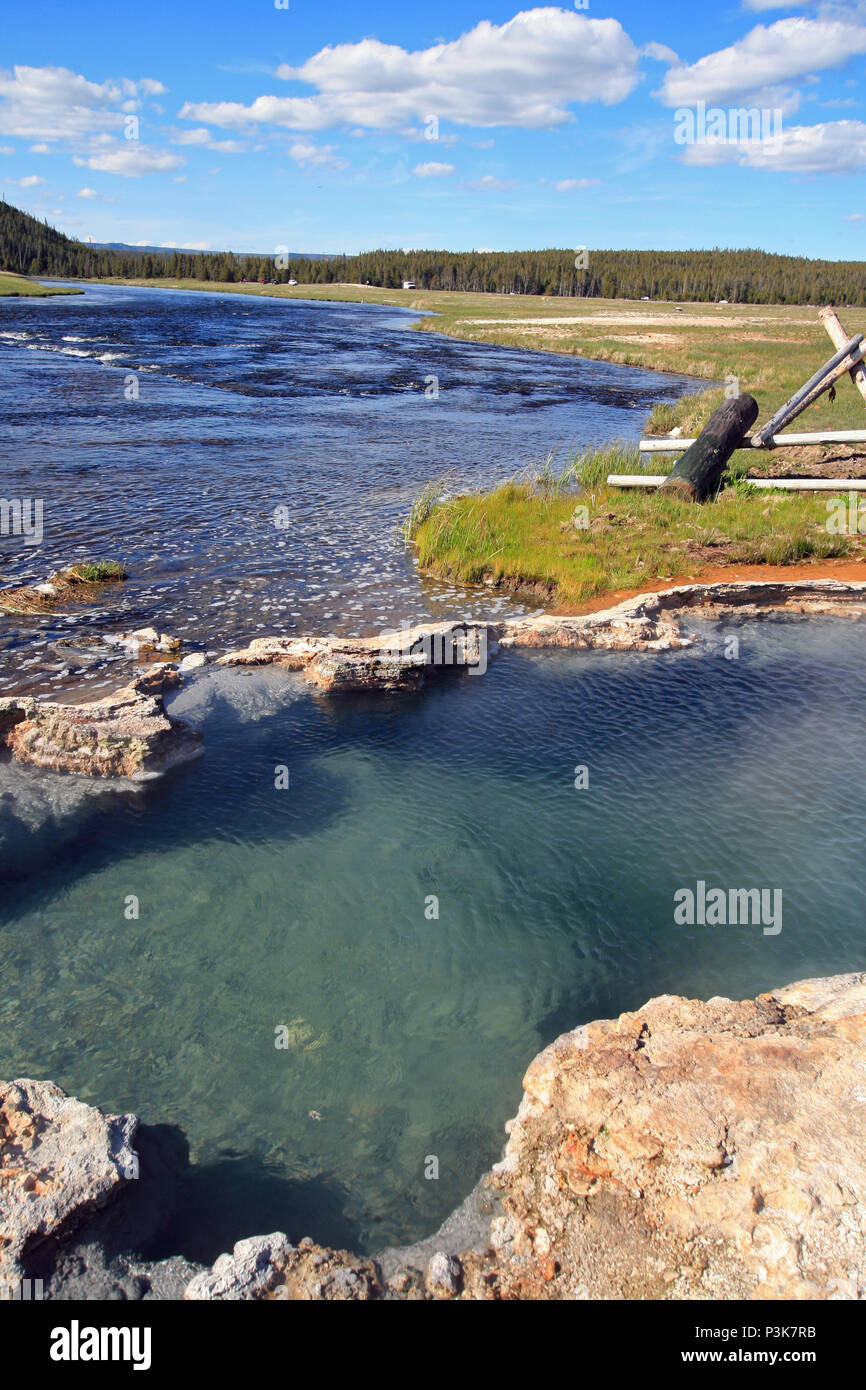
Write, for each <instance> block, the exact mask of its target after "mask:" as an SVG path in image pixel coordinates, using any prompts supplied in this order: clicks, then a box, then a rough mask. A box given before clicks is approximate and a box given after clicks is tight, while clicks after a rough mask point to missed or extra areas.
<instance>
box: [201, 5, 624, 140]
mask: <svg viewBox="0 0 866 1390" xmlns="http://www.w3.org/2000/svg"><path fill="white" fill-rule="evenodd" d="M639 56H640V55H639V50H638V49H637V47H636V46H635V44H634V43H632V40H631V39H630V38H629V36H628V34H627V33H626V32H625V30H624V29H623V28H622V25H621V24H620V23H619V21H618V20H616V19H590V18H587V17H586V16H585V15H582V14H575V13H574V12H573V11H568V10H563V9H554V8H552V7H550V6H543V7H540V8H538V9H534V10H524V11H522V12H521V13H520V14H517V15H515V16H514V17H513V19H510V20H508V21H507V22H506V23H505V24H500V25H497V24H492V23H491V22H490V21H489V20H482V21H481V23H479V24H477V25H476V26H475V28H474V29H470V30H469V31H468V32H467V33H465V34H462V35H461V36H460V38H458V39H454V40H452V41H451V42H448V43H437V44H434V45H432V46H431V47H430V48H424V49H418V50H416V51H414V52H408V51H407V50H406V49H404V48H400V47H399V46H398V45H396V44H386V43H382V42H380V41H379V40H378V39H362V40H361V41H360V42H359V43H345V44H337V45H335V46H328V47H327V48H323V49H322V50H321V51H320V52H319V53H316V54H314V55H313V56H312V57H311V58H309V59H308V60H307V61H306V62H305V63H303V64H301V65H300V66H299V67H290V66H288V65H283V66H282V67H280V68H278V69H277V76H278V77H281V78H284V79H286V80H287V81H294V82H302V83H305V84H306V85H308V86H310V87H313V88H314V89H315V95H313V96H274V95H266V96H260V97H257V98H256V99H255V101H253V102H252V103H251V104H250V105H249V106H245V105H243V104H242V103H240V102H232V101H222V102H198V103H196V102H187V103H186V105H185V106H183V107H182V108H181V111H180V115H181V117H182V118H184V119H186V120H191V121H206V122H208V123H209V124H210V125H217V126H221V127H224V128H225V127H228V128H232V129H241V128H243V127H245V126H249V125H252V124H258V123H261V124H264V125H276V126H284V127H287V128H289V129H295V130H308V131H312V130H325V129H328V128H332V127H334V126H342V125H350V126H361V127H363V128H365V129H374V130H387V129H395V128H399V127H401V126H405V125H407V124H409V123H411V122H412V121H416V120H419V121H421V122H424V121H425V120H427V119H429V117H430V116H433V115H435V116H437V117H438V118H439V119H440V120H443V121H451V122H453V123H456V124H459V125H470V126H471V125H474V126H498V125H500V126H517V127H524V128H528V129H543V128H545V127H549V126H556V125H561V124H562V123H563V122H565V121H567V120H569V119H571V113H570V111H569V106H570V105H571V104H572V103H575V102H594V101H600V102H604V103H605V104H612V103H614V102H619V101H623V100H624V99H625V98H626V97H627V96H628V95H629V94H630V93H631V92H632V91H633V90H634V88H635V86H636V85H637V82H638V77H639V72H638V59H639Z"/></svg>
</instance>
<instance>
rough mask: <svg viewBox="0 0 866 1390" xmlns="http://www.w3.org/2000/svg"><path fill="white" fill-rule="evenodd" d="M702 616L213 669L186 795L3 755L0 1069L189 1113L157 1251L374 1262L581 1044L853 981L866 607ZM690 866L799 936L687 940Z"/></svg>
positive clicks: (745, 932)
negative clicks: (570, 636) (340, 662)
mask: <svg viewBox="0 0 866 1390" xmlns="http://www.w3.org/2000/svg"><path fill="white" fill-rule="evenodd" d="M696 630H697V631H699V632H700V634H701V636H702V638H703V640H702V641H701V642H700V643H699V644H698V645H697V646H695V647H694V648H691V649H688V650H685V651H682V652H677V653H672V654H669V655H661V656H658V655H638V654H613V653H567V652H549V653H544V652H541V653H538V652H536V653H525V652H524V653H521V652H514V651H512V652H508V653H503V654H502V655H500V656H499V657H498V658H497V659H496V660H494V661H493V662H492V663H491V665H490V668H489V670H488V672H487V674H486V675H484V676H483V677H472V676H468V675H465V674H464V675H462V676H452V677H451V678H449V679H446V680H443V682H442V683H441V684H437V685H435V686H433V687H430V688H428V689H427V690H425V691H424V692H422V693H420V694H414V695H400V696H396V695H395V696H390V695H368V696H358V697H344V698H339V699H335V698H329V697H322V696H317V695H315V694H313V693H311V691H310V689H309V688H308V687H307V686H306V685H305V684H304V683H303V682H302V680H301V679H300V678H299V677H296V676H294V675H287V674H286V673H283V672H279V671H237V672H228V671H222V670H215V669H213V668H211V669H208V670H206V671H205V672H204V673H203V674H202V675H201V676H199V677H197V678H196V679H195V680H194V681H193V682H192V683H190V684H189V685H188V686H187V687H186V688H185V689H184V690H182V691H180V692H179V693H178V694H177V695H176V696H175V697H173V711H174V713H176V714H178V715H182V716H183V717H185V718H188V719H189V720H190V721H191V722H193V723H194V724H196V725H197V726H198V727H200V728H201V729H202V730H203V732H204V738H205V747H206V752H205V756H204V757H203V758H201V759H200V760H198V761H197V762H195V763H193V764H190V765H188V766H186V767H185V768H182V769H179V770H177V771H176V772H174V773H173V774H171V775H170V776H169V777H167V778H166V779H165V780H164V781H161V782H158V783H152V784H148V785H145V786H143V787H142V786H140V787H138V788H137V789H133V788H121V789H108V788H106V787H104V786H100V785H98V784H95V783H93V782H90V781H88V780H87V779H81V778H75V777H58V776H50V775H46V774H43V773H40V772H38V771H36V770H35V769H30V768H22V767H10V766H8V765H7V766H3V767H0V833H2V836H3V838H2V840H0V845H2V905H0V1017H2V1028H0V1076H6V1077H8V1076H15V1075H30V1076H37V1077H50V1078H52V1079H53V1080H55V1081H57V1082H58V1083H59V1084H61V1085H62V1086H64V1087H66V1088H67V1089H69V1090H70V1091H72V1092H73V1093H74V1094H76V1095H78V1096H80V1097H82V1098H83V1099H85V1100H88V1101H92V1102H95V1103H98V1104H100V1105H101V1106H103V1108H105V1109H109V1110H115V1111H116V1110H135V1111H136V1112H137V1113H139V1114H140V1115H141V1117H142V1118H143V1119H144V1120H146V1121H149V1122H152V1123H156V1122H168V1123H171V1124H176V1125H178V1126H180V1127H181V1128H182V1129H183V1130H184V1132H185V1134H186V1136H187V1138H188V1140H189V1144H190V1150H191V1159H192V1166H191V1168H190V1172H189V1176H188V1179H187V1182H186V1186H185V1189H184V1192H183V1194H182V1200H181V1202H180V1203H179V1206H178V1210H177V1213H176V1214H175V1217H174V1220H173V1223H172V1225H171V1228H170V1230H169V1231H168V1232H167V1233H166V1236H165V1240H164V1249H166V1250H168V1249H180V1250H183V1251H185V1252H187V1253H189V1254H192V1255H194V1256H197V1257H199V1258H213V1256H214V1255H215V1254H216V1253H218V1252H219V1251H220V1250H221V1249H225V1248H226V1247H227V1245H229V1244H230V1242H231V1241H232V1240H234V1239H238V1238H240V1237H241V1236H245V1235H250V1234H253V1233H256V1232H263V1231H269V1230H273V1229H285V1230H287V1231H288V1232H289V1233H290V1234H291V1235H292V1236H294V1237H296V1238H299V1237H300V1236H302V1235H306V1234H309V1235H312V1236H314V1237H317V1238H319V1239H321V1240H326V1241H330V1242H335V1243H339V1244H347V1245H352V1246H354V1247H356V1248H359V1249H366V1250H375V1249H377V1248H380V1247H382V1246H383V1245H385V1244H388V1243H391V1242H402V1241H407V1240H411V1239H414V1238H417V1237H420V1236H423V1235H427V1234H429V1233H430V1232H431V1231H432V1230H433V1229H435V1227H436V1225H437V1224H438V1223H439V1221H440V1220H441V1219H442V1218H443V1217H444V1216H445V1215H446V1214H447V1213H448V1212H449V1211H450V1210H451V1209H452V1208H453V1207H454V1206H456V1205H457V1204H458V1203H459V1202H460V1200H461V1199H462V1198H463V1197H464V1196H465V1195H466V1194H467V1192H468V1191H469V1190H470V1188H471V1187H472V1185H473V1183H474V1181H475V1180H476V1178H477V1177H478V1175H479V1174H480V1173H481V1172H482V1171H483V1170H484V1169H485V1168H486V1167H487V1166H489V1164H490V1163H491V1161H494V1160H495V1159H496V1158H497V1157H498V1155H499V1153H500V1150H501V1146H502V1143H503V1138H504V1136H503V1130H502V1126H503V1123H504V1121H505V1120H506V1119H507V1118H508V1117H509V1116H510V1115H512V1114H513V1113H514V1111H515V1108H516V1106H517V1104H518V1102H519V1098H520V1091H521V1078H522V1075H523V1072H524V1070H525V1068H526V1065H527V1064H528V1062H529V1061H530V1060H531V1059H532V1057H533V1056H534V1055H535V1054H536V1053H537V1052H538V1050H539V1048H540V1047H541V1046H542V1045H544V1044H546V1043H547V1042H549V1041H550V1040H551V1039H552V1038H554V1037H555V1036H556V1035H557V1034H558V1033H560V1032H562V1031H563V1030H565V1029H567V1028H570V1027H573V1026H575V1025H576V1024H578V1023H580V1022H582V1021H584V1020H587V1019H591V1018H594V1017H598V1016H610V1015H613V1014H616V1013H618V1012H620V1011H621V1010H624V1009H630V1008H635V1007H637V1006H638V1005H640V1004H641V1003H642V1002H643V1001H644V1000H645V999H647V998H648V997H650V996H651V995H654V994H658V993H663V992H677V993H685V994H692V995H696V996H703V997H707V996H710V995H712V994H714V993H723V994H727V995H733V996H735V997H736V996H746V995H752V994H753V993H754V992H756V991H758V990H761V989H764V988H769V987H772V986H773V985H778V984H782V983H785V982H788V981H790V980H793V979H796V978H798V977H803V976H808V975H813V974H825V973H831V972H835V971H843V970H849V969H855V968H856V969H860V968H862V967H863V960H864V953H863V950H864V924H863V894H862V889H861V884H860V875H861V864H862V847H863V841H864V830H866V790H864V781H863V777H862V769H863V766H864V759H866V732H864V725H863V720H862V718H861V710H862V708H863V699H864V694H866V677H864V658H866V626H863V625H858V624H856V623H854V624H852V623H849V622H846V621H841V620H823V619H822V620H808V621H798V622H794V621H789V622H766V623H753V624H751V625H747V626H745V627H741V628H738V629H737V633H738V636H739V639H740V652H739V659H737V660H728V659H726V657H725V654H724V651H725V648H724V638H725V636H726V635H727V634H726V632H725V631H724V630H723V629H721V628H719V627H716V626H714V625H700V626H698V627H697V628H696ZM279 765H285V766H286V767H287V768H288V770H289V786H288V789H283V790H278V789H277V788H276V787H275V768H277V767H278V766H279ZM577 765H585V766H586V767H587V769H588V776H589V786H588V788H586V789H582V790H578V789H576V788H575V786H574V781H575V775H574V770H575V767H576V766H577ZM698 879H704V880H705V881H706V882H707V883H708V884H711V885H718V886H722V887H725V888H730V887H765V888H771V889H780V890H781V891H782V894H783V905H784V906H783V926H782V930H781V932H780V933H779V934H778V935H775V936H768V935H765V934H764V933H763V931H762V930H761V927H760V926H755V925H744V926H728V927H724V928H711V927H698V926H696V927H683V926H677V925H676V924H675V922H674V917H673V900H674V893H675V892H676V890H677V889H678V888H681V887H688V886H691V887H694V886H695V884H696V881H697V880H698ZM130 895H135V896H136V897H137V898H138V900H139V905H140V915H139V917H138V919H137V920H134V919H133V920H128V919H127V917H126V916H125V904H126V902H127V900H128V899H129V897H130ZM433 897H435V898H436V899H438V918H436V917H435V916H432V915H431V913H432V902H431V899H432V898H433ZM280 1027H284V1028H285V1030H286V1031H285V1032H284V1033H283V1035H282V1036H283V1037H284V1038H285V1039H287V1040H288V1043H289V1046H288V1047H286V1048H283V1049H278V1048H277V1047H275V1040H276V1034H275V1030H276V1029H278V1028H280ZM431 1155H435V1156H436V1158H437V1159H438V1163H439V1178H438V1180H431V1179H428V1178H426V1177H425V1163H426V1161H427V1159H428V1158H429V1156H431ZM428 1166H429V1165H428Z"/></svg>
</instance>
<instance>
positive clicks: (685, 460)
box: [662, 395, 758, 502]
mask: <svg viewBox="0 0 866 1390" xmlns="http://www.w3.org/2000/svg"><path fill="white" fill-rule="evenodd" d="M757 418H758V402H757V401H756V400H755V398H754V396H748V395H743V396H732V397H731V398H730V399H729V400H726V401H723V402H722V404H721V405H720V406H719V408H718V410H714V411H713V413H712V415H711V416H710V418H709V420H708V421H707V423H706V425H705V426H704V428H703V430H702V431H701V433H700V434H699V435H698V437H697V439H696V440H695V442H694V444H692V445H691V446H690V447H689V448H688V449H687V450H686V452H685V453H684V454H683V456H682V458H680V459H678V461H677V463H676V464H675V465H674V468H673V471H672V472H671V473H670V474H669V475H668V477H667V478H666V479H665V481H664V483H663V484H662V491H665V490H666V491H669V492H679V493H681V494H682V495H683V496H684V497H688V498H690V499H691V500H692V501H693V502H705V501H706V499H707V498H708V497H711V496H712V495H713V494H714V493H715V492H716V491H717V490H718V486H719V482H720V480H721V476H722V474H723V473H724V471H725V464H726V463H727V462H728V459H729V458H730V457H731V454H732V453H733V452H734V450H735V449H739V448H741V447H742V441H743V437H744V435H746V434H748V432H749V430H750V429H751V427H752V425H753V424H754V423H755V421H756V420H757Z"/></svg>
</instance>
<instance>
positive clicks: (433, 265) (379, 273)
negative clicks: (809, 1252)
mask: <svg viewBox="0 0 866 1390" xmlns="http://www.w3.org/2000/svg"><path fill="white" fill-rule="evenodd" d="M0 267H2V268H3V269H4V270H11V271H14V272H16V273H18V274H21V275H44V276H52V277H55V278H58V279H69V280H87V279H101V278H104V277H108V276H119V277H121V278H124V279H132V278H143V279H154V278H159V279H162V278H177V279H185V280H186V279H191V280H211V281H214V282H222V283H231V282H239V281H242V280H247V281H252V282H260V283H264V284H270V283H277V284H285V283H286V282H287V281H289V280H296V281H297V282H298V283H299V284H302V285H332V284H337V283H346V282H349V283H355V284H364V285H377V286H381V287H384V288H386V289H397V288H399V287H400V286H401V285H402V283H403V281H404V280H413V281H414V282H415V287H416V288H417V289H419V290H463V291H468V292H472V293H482V294H485V293H486V294H530V295H562V296H563V297H569V298H570V297H579V298H596V297H599V296H601V297H603V298H605V299H617V298H622V299H643V298H645V297H646V298H649V299H661V300H677V301H682V302H690V301H691V302H706V301H714V300H719V299H726V300H728V301H729V302H730V303H732V304H856V305H864V304H866V262H863V261H823V260H808V259H806V258H805V257H801V256H777V255H772V254H770V253H768V252H765V251H750V250H745V251H733V250H726V249H723V248H719V247H716V248H715V249H713V250H711V251H593V250H586V251H584V250H582V249H580V250H579V251H578V252H577V253H576V252H575V250H573V249H572V250H562V249H556V248H552V249H550V250H547V251H458V252H451V251H385V250H379V251H365V252H363V253H362V254H360V255H357V256H327V257H324V258H322V259H315V260H314V259H309V258H307V257H295V258H292V259H289V260H288V261H287V258H286V257H280V256H279V255H277V254H276V253H275V254H274V255H272V256H255V255H237V254H233V253H232V252H230V251H219V252H192V251H190V252H185V251H170V252H169V251H167V252H165V253H160V252H153V251H140V252H139V251H135V250H132V249H129V250H111V249H98V248H95V247H92V246H88V245H86V244H85V243H84V242H80V241H75V240H73V239H72V238H70V237H67V236H64V235H63V234H62V233H61V232H58V231H56V230H55V229H54V228H53V227H50V226H49V225H48V224H47V223H46V222H39V221H38V220H37V219H36V218H34V217H30V216H29V215H28V214H26V213H23V212H21V211H20V210H19V209H18V208H15V207H12V206H11V205H10V204H9V203H3V202H0Z"/></svg>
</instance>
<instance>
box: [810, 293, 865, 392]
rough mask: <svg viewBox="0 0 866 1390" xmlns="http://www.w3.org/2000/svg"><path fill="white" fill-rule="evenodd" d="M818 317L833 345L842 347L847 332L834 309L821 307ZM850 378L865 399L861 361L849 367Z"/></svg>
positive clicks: (863, 368)
mask: <svg viewBox="0 0 866 1390" xmlns="http://www.w3.org/2000/svg"><path fill="white" fill-rule="evenodd" d="M818 317H819V319H820V320H821V322H822V323H823V325H824V327H825V328H826V330H827V332H828V333H829V334H830V337H831V339H832V340H833V343H834V344H835V346H836V347H837V348H842V347H844V346H845V344H846V342H848V334H847V333H846V332H845V329H844V328H843V327H842V324H841V323H840V321H839V315H838V314H837V313H836V310H835V309H831V308H829V307H828V308H826V309H822V310H821V312H820V314H819V315H818ZM851 380H852V381H853V383H854V385H855V386H856V387H857V390H858V391H859V392H860V395H861V396H863V398H864V399H866V367H864V366H863V363H862V362H858V363H857V365H856V367H852V368H851Z"/></svg>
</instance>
